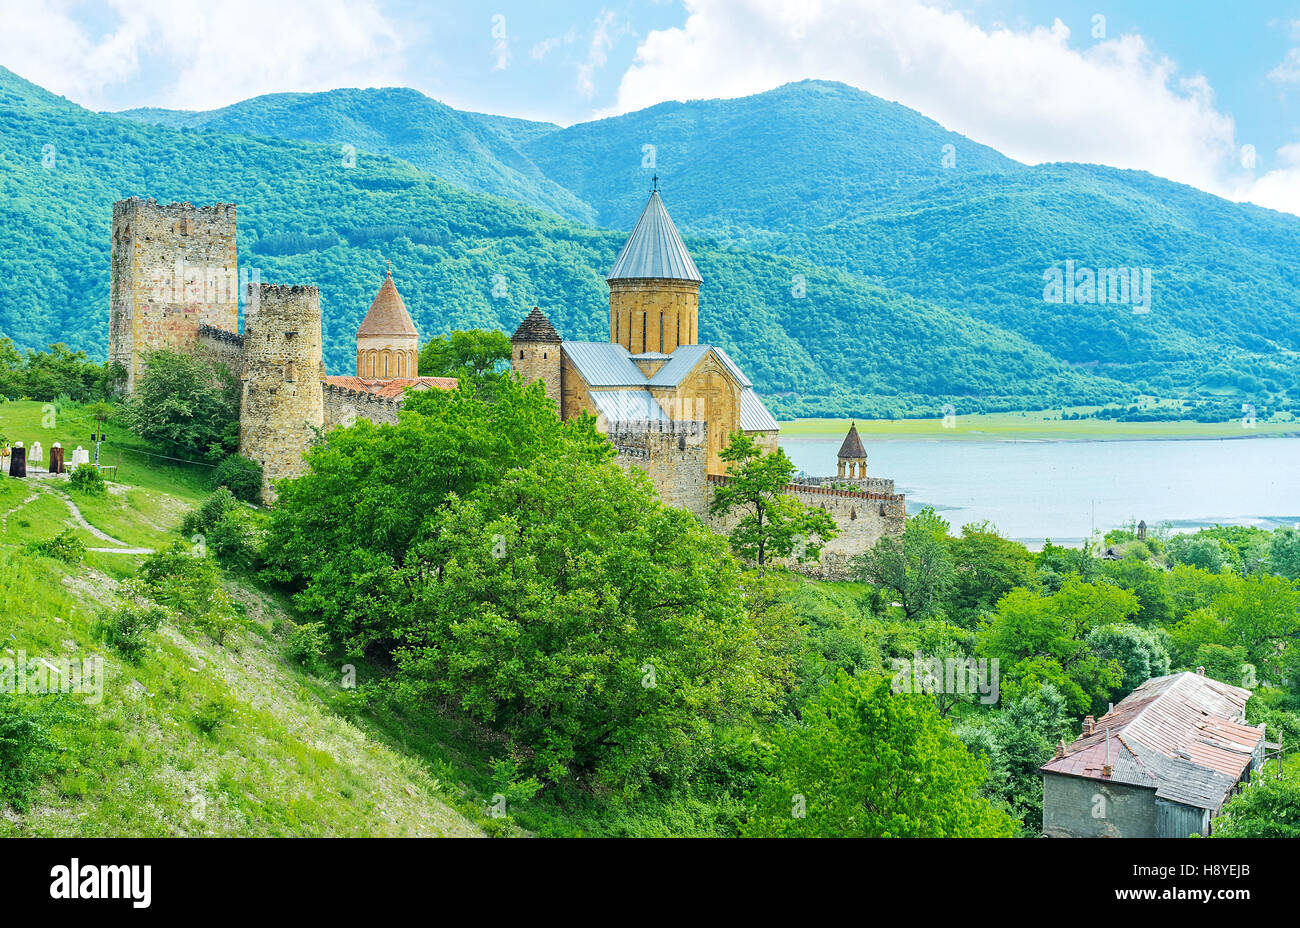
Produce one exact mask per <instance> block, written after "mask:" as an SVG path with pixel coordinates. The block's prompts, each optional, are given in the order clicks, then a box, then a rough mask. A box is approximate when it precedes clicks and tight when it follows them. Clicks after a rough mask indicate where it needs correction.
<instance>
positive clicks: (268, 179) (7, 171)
mask: <svg viewBox="0 0 1300 928" xmlns="http://www.w3.org/2000/svg"><path fill="white" fill-rule="evenodd" d="M0 87H3V88H9V89H8V90H7V91H5V97H4V98H3V100H4V101H7V102H0V220H2V221H0V260H2V261H3V264H4V268H5V271H6V273H5V274H4V275H0V335H4V336H8V337H10V338H12V339H13V340H14V341H15V342H16V343H17V344H18V345H19V346H22V347H32V346H39V345H43V344H46V343H48V342H52V341H55V340H61V341H64V342H66V343H68V344H70V345H72V346H74V347H78V348H84V349H86V350H87V351H88V352H89V353H90V354H91V355H92V356H95V357H100V358H102V357H104V356H105V353H106V349H107V292H108V257H109V244H110V243H109V233H110V228H111V208H112V203H113V202H114V201H115V200H118V199H121V198H123V197H126V196H130V195H143V196H153V197H155V198H157V199H159V200H162V201H169V200H188V201H190V202H194V203H205V202H214V201H223V202H231V201H233V202H236V203H238V205H239V210H240V212H239V248H240V254H241V262H242V264H241V266H242V267H245V268H256V269H257V270H258V271H259V272H260V274H261V278H262V280H264V281H269V282H281V283H307V282H310V283H315V284H317V285H319V286H320V288H321V302H322V308H323V313H324V339H325V345H326V350H325V361H326V367H327V369H328V370H329V371H330V372H331V373H343V372H348V371H350V370H351V365H352V363H353V361H352V359H353V357H354V350H355V342H354V335H355V331H356V326H357V325H358V323H359V322H360V320H361V317H362V315H363V314H364V313H365V310H366V309H367V308H368V306H369V304H370V301H371V299H372V298H373V296H374V293H375V291H376V290H377V289H378V286H379V284H380V282H381V280H382V273H383V268H384V262H385V260H387V259H391V260H392V261H393V263H394V267H395V276H396V278H397V280H398V282H399V286H400V288H401V290H402V293H403V295H404V297H405V300H406V304H407V306H408V308H410V310H411V312H412V315H413V317H414V319H415V322H416V325H417V326H418V327H419V328H420V331H421V333H422V335H423V336H424V337H426V338H427V337H431V336H433V335H438V334H442V333H445V332H447V331H449V330H450V329H452V328H468V327H486V328H499V329H504V330H506V331H513V330H514V328H515V326H516V325H517V324H518V322H519V320H520V319H521V318H522V317H523V316H524V315H525V314H526V312H527V310H528V309H529V308H531V307H532V306H534V305H540V306H542V307H544V308H545V309H546V310H547V312H548V314H549V315H550V316H551V318H552V320H553V321H554V322H555V324H556V325H557V327H558V328H559V329H560V330H561V332H563V333H564V335H565V336H566V337H569V338H600V339H603V338H604V337H606V335H607V328H606V326H607V319H608V310H607V305H608V304H607V300H608V295H607V288H606V285H605V282H604V274H605V272H606V270H607V269H608V268H609V266H610V265H611V264H612V263H613V260H614V257H615V255H616V254H617V251H618V249H619V248H620V247H621V245H622V243H623V241H624V239H625V237H626V233H625V232H608V231H602V230H597V229H593V228H591V227H589V226H584V225H580V224H577V223H573V222H569V221H566V220H563V219H559V218H557V217H555V216H553V215H550V214H548V213H544V212H542V211H539V210H536V209H532V208H530V207H526V206H522V205H520V204H518V203H515V202H512V201H509V200H505V199H501V198H496V197H489V196H484V195H481V194H475V193H471V192H467V191H465V190H462V189H460V188H457V187H453V186H451V185H449V184H446V183H444V182H443V181H441V180H438V179H436V178H434V177H432V176H430V175H429V174H426V173H424V172H422V171H420V170H419V169H417V168H415V167H413V166H412V165H410V164H409V163H407V162H405V161H401V160H398V159H396V158H391V157H380V156H376V155H369V154H366V153H365V152H364V151H363V152H360V153H359V154H358V156H357V160H356V162H355V165H354V166H351V167H345V166H344V165H343V164H342V163H341V161H340V158H339V152H338V150H337V148H336V147H335V146H332V145H328V146H327V145H319V144H312V143H307V142H298V141H288V140H279V139H256V138H251V137H246V136H237V135H228V134H224V133H218V132H209V131H206V130H192V129H173V128H167V127H163V126H156V125H146V124H142V123H139V122H136V121H132V120H128V119H123V118H119V117H114V116H104V115H97V114H94V113H90V112H88V111H86V110H83V109H81V108H79V107H76V106H74V105H72V104H69V103H67V102H66V101H64V100H62V99H60V98H56V97H52V96H50V95H48V94H43V92H41V91H39V89H38V88H33V87H31V86H30V85H26V84H25V83H24V82H21V81H19V80H18V79H17V78H15V77H14V76H13V75H10V74H8V73H7V72H3V73H0ZM45 145H50V146H53V147H52V151H53V152H54V156H53V161H52V163H50V165H49V166H48V167H46V166H45V163H44V162H43V161H42V157H41V152H42V150H43V146H45ZM690 244H691V247H692V250H693V252H694V255H695V258H696V262H697V263H698V265H699V266H700V268H701V271H702V272H703V274H704V276H705V278H706V283H705V285H704V289H703V291H702V295H701V314H700V320H701V330H700V335H701V339H702V340H705V341H708V342H712V343H714V344H719V345H721V346H723V347H724V348H726V349H727V350H728V351H730V352H732V353H733V354H734V355H735V356H736V357H737V358H738V359H740V361H741V363H742V364H743V365H744V367H745V369H746V371H747V372H748V373H749V376H750V377H751V378H752V379H753V380H754V382H755V384H756V385H757V387H758V389H759V390H760V392H763V393H766V394H768V395H769V396H772V397H773V400H772V405H773V407H774V410H775V411H778V412H784V413H785V414H788V415H813V414H832V413H853V414H862V413H865V412H872V411H874V412H876V413H878V414H882V415H883V414H891V413H892V414H899V413H901V412H903V411H905V410H907V409H918V410H920V411H924V412H928V411H930V410H932V409H933V408H936V407H937V406H938V405H941V404H942V403H943V402H945V401H947V400H949V399H952V400H954V401H960V402H961V403H962V407H963V408H964V409H972V411H973V410H974V409H975V408H979V407H982V406H985V407H991V408H1004V409H1005V408H1023V407H1025V406H1029V405H1035V404H1039V403H1043V402H1049V403H1054V404H1061V403H1088V402H1102V401H1105V400H1108V399H1113V398H1121V396H1120V394H1122V393H1123V388H1122V387H1121V386H1119V385H1118V384H1116V383H1114V382H1111V381H1109V380H1107V379H1106V378H1103V377H1099V376H1097V375H1095V374H1092V373H1087V372H1078V371H1074V370H1072V369H1070V368H1069V367H1068V366H1067V365H1065V364H1063V363H1061V362H1060V361H1057V360H1055V359H1053V358H1051V357H1050V356H1049V355H1047V353H1045V352H1043V351H1041V350H1039V349H1036V348H1034V347H1033V346H1032V345H1030V344H1029V343H1028V342H1026V341H1025V340H1024V339H1022V338H1020V337H1019V336H1016V335H1013V334H1010V333H1007V332H1006V331H1003V330H999V329H997V328H995V327H992V326H989V325H986V324H983V323H980V322H978V321H975V320H972V319H971V318H970V317H969V316H968V315H966V314H964V313H961V312H959V311H956V310H949V309H945V308H943V307H940V306H937V305H934V304H930V303H926V302H923V301H919V300H916V299H912V298H909V297H906V296H903V295H900V294H898V293H896V292H893V291H890V290H888V289H885V288H882V287H880V286H878V285H874V284H871V283H869V282H867V281H866V280H864V279H862V278H860V277H856V276H854V275H852V274H848V273H845V272H842V271H835V270H829V269H826V268H824V267H820V266H818V265H815V264H812V263H810V262H808V261H806V260H802V259H798V258H792V257H781V256H772V255H766V254H760V253H756V252H752V251H746V250H743V249H739V248H734V247H722V246H719V245H716V244H713V243H710V242H709V241H708V240H700V239H693V240H692V241H691V243H690ZM796 281H802V282H803V286H804V290H802V291H797V290H796V288H795V286H794V283H795V282H796ZM502 294H504V295H502Z"/></svg>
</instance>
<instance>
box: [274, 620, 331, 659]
mask: <svg viewBox="0 0 1300 928" xmlns="http://www.w3.org/2000/svg"><path fill="white" fill-rule="evenodd" d="M328 642H329V636H328V635H326V634H325V626H324V624H323V623H321V622H306V623H304V624H302V625H295V626H294V627H293V629H292V631H290V632H289V637H288V639H287V640H286V641H285V650H286V651H287V652H288V654H289V657H290V658H292V659H293V660H295V661H297V662H298V663H299V664H309V663H311V662H312V661H314V660H316V659H317V658H318V657H320V656H321V655H322V654H324V653H325V646H326V644H327V643H328Z"/></svg>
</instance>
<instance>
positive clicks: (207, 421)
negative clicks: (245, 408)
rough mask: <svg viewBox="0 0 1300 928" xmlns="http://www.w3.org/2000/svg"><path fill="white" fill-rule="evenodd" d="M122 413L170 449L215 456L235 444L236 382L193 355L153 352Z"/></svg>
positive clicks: (145, 435) (139, 432)
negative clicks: (132, 396)
mask: <svg viewBox="0 0 1300 928" xmlns="http://www.w3.org/2000/svg"><path fill="white" fill-rule="evenodd" d="M122 418H123V420H124V421H125V423H126V425H127V427H128V428H130V429H131V431H133V432H135V434H137V435H139V436H140V437H141V438H143V439H145V440H146V441H150V442H154V443H156V444H157V445H158V446H159V447H161V448H162V449H164V450H165V451H166V452H168V453H170V454H178V455H182V456H195V457H198V458H201V459H203V460H206V461H219V460H221V459H222V458H224V457H226V456H227V455H229V454H231V453H232V452H234V451H235V449H236V448H237V447H238V446H239V382H238V381H237V380H235V378H234V377H233V376H232V375H231V374H230V372H229V371H228V370H226V369H225V368H224V367H222V366H220V365H215V364H212V363H211V362H208V361H205V360H203V359H201V358H197V357H194V356H193V355H189V354H186V353H184V352H179V351H153V352H150V353H149V354H148V355H147V356H146V357H145V368H144V372H143V373H142V374H141V375H140V376H139V378H137V380H136V384H135V396H134V398H133V399H132V400H131V402H130V403H129V404H128V405H127V406H126V408H125V409H124V410H123V412H122Z"/></svg>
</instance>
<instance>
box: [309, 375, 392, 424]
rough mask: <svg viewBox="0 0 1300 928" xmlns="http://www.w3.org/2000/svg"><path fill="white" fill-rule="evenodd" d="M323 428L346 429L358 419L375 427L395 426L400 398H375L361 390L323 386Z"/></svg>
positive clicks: (329, 385)
mask: <svg viewBox="0 0 1300 928" xmlns="http://www.w3.org/2000/svg"><path fill="white" fill-rule="evenodd" d="M324 401H325V427H326V428H333V427H334V426H336V425H340V426H343V427H344V428H346V427H347V426H349V425H351V424H352V423H354V422H356V421H357V420H358V419H366V420H368V421H370V422H373V423H375V424H376V425H383V424H389V425H396V424H397V414H398V413H399V412H401V410H402V400H401V399H400V398H388V397H383V396H375V395H374V394H373V393H366V392H364V391H361V390H349V389H348V388H347V387H340V386H336V385H334V384H332V383H326V384H325V385H324Z"/></svg>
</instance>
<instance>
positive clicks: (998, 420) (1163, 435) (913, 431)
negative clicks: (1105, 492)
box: [781, 407, 1300, 441]
mask: <svg viewBox="0 0 1300 928" xmlns="http://www.w3.org/2000/svg"><path fill="white" fill-rule="evenodd" d="M1096 408H1097V407H1080V408H1079V409H1073V408H1072V409H1068V410H1065V411H1066V412H1086V411H1090V410H1092V409H1096ZM851 421H855V422H856V423H857V427H858V431H859V432H860V433H861V434H862V435H863V437H864V438H896V439H942V440H949V441H952V440H963V439H964V440H972V441H979V440H983V441H988V440H990V439H1002V440H1023V441H1084V440H1092V441H1113V440H1124V439H1146V440H1151V439H1189V438H1258V437H1264V436H1297V435H1300V422H1296V421H1294V420H1289V421H1268V422H1264V421H1259V422H1256V424H1255V427H1254V428H1249V429H1248V428H1245V427H1243V425H1242V423H1241V422H1240V421H1233V422H1217V423H1207V422H1192V421H1186V422H1112V421H1109V420H1105V419H1070V420H1064V419H1062V418H1061V412H1060V411H1050V410H1049V411H1046V412H1000V413H982V414H976V415H961V414H960V413H958V414H957V415H955V416H953V417H952V418H951V419H949V420H948V424H947V425H945V420H944V419H943V418H941V417H937V416H936V417H934V418H930V419H892V420H891V419H857V420H849V419H795V420H793V421H789V422H782V423H781V437H782V438H843V437H844V435H845V433H846V432H848V430H849V425H850V422H851Z"/></svg>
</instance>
